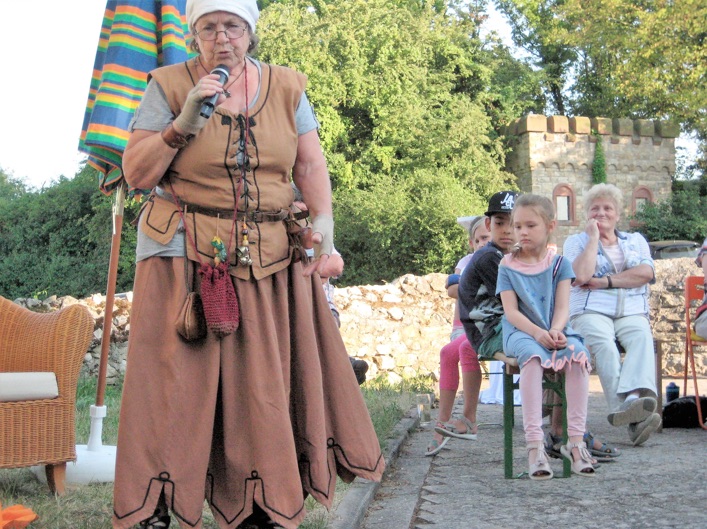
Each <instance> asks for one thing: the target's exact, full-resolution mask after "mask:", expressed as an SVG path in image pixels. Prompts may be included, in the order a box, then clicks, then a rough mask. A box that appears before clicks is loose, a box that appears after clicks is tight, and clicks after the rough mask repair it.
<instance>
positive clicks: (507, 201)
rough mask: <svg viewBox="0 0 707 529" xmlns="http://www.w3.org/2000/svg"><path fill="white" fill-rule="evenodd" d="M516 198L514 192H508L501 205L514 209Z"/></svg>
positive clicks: (504, 207)
mask: <svg viewBox="0 0 707 529" xmlns="http://www.w3.org/2000/svg"><path fill="white" fill-rule="evenodd" d="M515 200H516V197H515V196H514V195H513V193H506V196H505V197H503V200H501V206H502V207H503V209H513V205H514V204H515Z"/></svg>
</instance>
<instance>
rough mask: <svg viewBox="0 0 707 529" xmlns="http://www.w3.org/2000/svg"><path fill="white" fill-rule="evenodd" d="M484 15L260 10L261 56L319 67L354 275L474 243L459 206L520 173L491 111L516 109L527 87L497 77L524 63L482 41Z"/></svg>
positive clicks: (341, 233)
mask: <svg viewBox="0 0 707 529" xmlns="http://www.w3.org/2000/svg"><path fill="white" fill-rule="evenodd" d="M307 6H312V9H307ZM447 7H449V9H447ZM478 21H479V13H477V12H475V11H473V10H470V9H469V8H468V7H465V8H462V7H460V6H454V5H452V6H445V5H444V3H441V2H433V1H425V0H414V1H413V0H410V1H400V0H398V1H394V0H368V1H364V0H350V1H336V2H325V1H317V2H302V1H299V0H290V1H280V2H276V3H271V4H270V5H269V7H268V8H267V9H266V10H265V11H264V12H263V13H262V16H261V21H260V22H259V30H258V31H259V33H260V37H261V39H262V40H261V45H260V58H261V59H263V60H265V61H267V62H272V63H275V64H283V65H287V66H291V67H293V68H295V69H297V70H298V71H301V72H303V73H305V74H307V76H308V79H309V82H308V87H307V94H308V97H309V99H310V101H311V102H312V103H313V105H314V108H315V110H316V113H317V117H318V119H319V121H320V122H321V129H320V135H321V139H322V145H323V148H324V152H325V154H326V157H327V162H328V166H329V171H330V173H331V179H332V184H333V187H334V198H335V216H336V222H337V247H338V249H339V250H340V251H341V253H342V254H343V255H344V258H345V259H346V260H347V262H348V263H349V265H348V266H347V274H346V281H347V282H360V281H364V280H365V281H380V280H391V279H393V278H395V277H397V276H399V275H401V274H402V273H406V272H430V271H440V270H444V269H449V268H451V267H452V266H453V264H454V260H455V258H458V255H459V254H460V253H461V252H463V251H464V237H465V235H464V232H463V231H462V230H460V229H459V228H455V227H454V219H455V217H456V216H461V215H468V214H472V213H479V212H480V209H474V208H475V206H478V205H479V204H481V203H482V202H483V198H484V197H487V196H488V195H490V194H491V193H493V192H495V191H498V190H499V189H500V188H501V187H507V186H509V185H511V183H510V182H511V180H512V179H511V176H510V175H508V174H506V173H504V172H503V171H502V170H501V169H500V168H501V167H502V166H503V161H504V152H503V146H502V143H501V140H500V138H499V137H498V135H497V134H496V132H495V130H496V128H497V127H498V125H500V123H493V122H492V120H491V118H490V113H491V112H490V109H493V111H494V112H495V113H496V115H498V116H504V117H505V115H507V114H506V112H507V109H510V108H513V109H515V108H517V106H516V105H517V101H511V99H512V96H513V94H515V93H516V92H513V91H511V92H504V91H503V88H506V87H495V86H492V83H493V81H494V80H495V75H496V71H494V69H493V68H494V67H495V66H498V65H499V64H501V63H502V62H503V61H505V63H506V64H508V63H511V62H512V61H511V58H510V57H509V56H505V57H502V56H501V55H500V54H499V53H497V52H496V51H492V50H490V49H485V48H484V46H483V43H482V42H481V40H480V39H479V37H478V30H479V27H478ZM516 81H518V79H516ZM515 90H516V91H517V92H520V89H519V88H518V87H517V86H516V87H515ZM535 95H537V93H536V94H535ZM448 190H455V191H458V192H455V193H451V192H447V191H448ZM432 191H434V192H436V193H442V194H443V196H444V197H445V201H444V204H442V206H443V209H444V212H445V215H446V218H445V219H443V220H442V219H440V211H435V209H439V207H440V200H439V199H438V197H436V196H434V193H433V192H432ZM478 207H480V206H478ZM393 219H395V220H393ZM421 227H422V229H420V228H421ZM432 234H434V235H432ZM403 238H404V239H405V240H402V239H403ZM398 243H401V244H398ZM391 250H394V251H395V252H396V253H397V255H395V257H394V258H393V259H391V258H390V254H391ZM374 256H378V257H374ZM378 260H380V262H379V263H378ZM374 262H375V263H378V264H376V265H375V266H373V265H372V263H374ZM366 268H368V269H366Z"/></svg>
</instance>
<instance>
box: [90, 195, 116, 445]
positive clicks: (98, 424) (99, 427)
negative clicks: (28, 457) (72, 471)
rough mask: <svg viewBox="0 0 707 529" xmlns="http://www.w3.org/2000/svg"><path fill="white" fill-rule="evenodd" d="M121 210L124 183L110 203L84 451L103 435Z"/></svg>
mask: <svg viewBox="0 0 707 529" xmlns="http://www.w3.org/2000/svg"><path fill="white" fill-rule="evenodd" d="M124 207H125V182H121V184H120V185H119V186H118V188H117V189H116V190H115V202H114V204H113V237H112V240H111V247H110V262H109V264H108V282H107V284H106V306H105V312H104V315H103V338H102V340H101V360H100V364H99V366H98V386H97V388H96V404H95V406H91V433H90V434H89V438H88V450H89V451H98V450H100V449H101V439H102V435H103V418H104V417H105V416H106V407H105V405H104V404H103V402H104V399H105V394H106V373H107V371H108V356H109V354H110V335H111V330H112V328H113V304H114V302H115V286H116V282H117V279H118V260H119V257H120V236H121V233H122V229H123V210H124Z"/></svg>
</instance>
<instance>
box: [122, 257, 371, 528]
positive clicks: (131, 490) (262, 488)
mask: <svg viewBox="0 0 707 529" xmlns="http://www.w3.org/2000/svg"><path fill="white" fill-rule="evenodd" d="M184 283H185V282H184V260H183V259H181V258H163V257H153V258H150V259H147V260H145V261H141V262H140V263H138V266H137V273H136V276H135V288H134V292H135V298H134V301H133V306H132V314H131V322H130V343H129V349H128V367H127V373H126V376H125V386H124V390H123V400H122V405H121V414H120V427H119V433H118V455H117V464H116V479H115V491H114V517H113V527H114V528H116V529H126V528H128V527H132V526H133V525H135V524H137V523H138V522H140V521H142V520H144V519H147V518H149V517H150V516H151V515H152V514H153V512H154V510H155V508H156V506H157V503H158V500H159V498H160V495H161V494H164V497H165V499H166V502H167V505H168V507H169V509H170V510H171V511H173V512H174V513H175V515H176V516H177V517H178V518H179V520H180V525H181V526H182V527H195V528H200V527H202V519H201V516H202V509H203V504H204V499H206V500H208V502H209V504H210V506H211V510H212V512H213V514H214V517H215V518H216V520H217V521H218V524H219V527H221V528H223V529H226V528H229V529H232V528H235V527H236V526H238V525H239V524H240V523H241V522H242V521H243V520H244V519H245V518H247V517H248V515H250V514H251V513H252V511H253V504H254V503H256V504H257V505H259V506H260V507H261V508H262V509H263V510H264V511H265V512H266V513H267V514H268V515H269V516H270V518H272V520H273V521H275V522H277V523H278V524H280V525H282V526H284V527H286V528H288V529H294V528H295V527H297V526H298V525H299V523H300V522H301V521H302V519H303V518H304V516H305V508H304V498H305V497H306V495H307V494H311V495H312V496H313V497H314V498H315V499H316V500H317V501H318V502H320V503H322V504H323V505H325V506H326V507H327V508H329V507H330V506H331V504H332V501H333V496H334V488H335V484H336V475H337V474H338V475H339V476H341V478H342V479H343V480H344V481H351V480H353V478H354V477H355V476H360V477H363V478H366V479H371V480H379V479H380V478H381V474H382V472H383V469H384V467H385V462H384V459H383V457H382V455H381V451H380V447H379V445H378V441H377V439H376V436H375V433H374V431H373V426H372V424H371V420H370V417H369V415H368V410H367V409H366V405H365V402H364V400H363V397H362V395H361V392H360V390H359V387H358V384H357V383H356V378H355V376H354V373H353V371H352V369H351V365H350V363H349V360H348V357H347V354H346V350H345V347H344V344H343V342H342V340H341V337H340V335H339V331H338V329H337V327H336V323H335V321H334V318H333V317H332V315H331V313H330V311H329V307H328V304H327V302H326V298H325V296H324V292H323V289H322V286H321V284H320V281H319V278H318V277H316V276H315V277H311V278H305V277H304V276H303V275H302V266H301V263H295V264H292V265H291V266H290V267H289V268H287V269H285V270H283V271H281V272H278V273H276V274H274V275H272V276H269V277H267V278H265V279H262V280H260V281H255V280H253V279H251V280H250V281H242V280H237V279H236V280H234V285H235V288H236V293H237V296H238V301H239V304H240V311H241V321H240V327H239V328H238V330H237V331H236V332H235V333H234V334H231V335H229V336H226V337H223V338H221V339H219V338H217V337H216V336H214V335H213V334H212V333H209V335H208V336H207V337H206V338H205V339H204V340H202V341H199V342H191V343H187V342H185V341H184V340H183V339H182V338H181V337H180V336H179V334H177V332H176V330H175V324H174V323H175V320H176V318H177V313H178V311H179V309H180V307H181V305H182V302H183V300H184V297H185V284H184Z"/></svg>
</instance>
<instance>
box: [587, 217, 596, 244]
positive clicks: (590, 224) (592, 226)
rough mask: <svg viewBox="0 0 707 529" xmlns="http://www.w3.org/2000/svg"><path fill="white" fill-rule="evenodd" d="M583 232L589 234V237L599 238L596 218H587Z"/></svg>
mask: <svg viewBox="0 0 707 529" xmlns="http://www.w3.org/2000/svg"><path fill="white" fill-rule="evenodd" d="M584 232H585V233H586V234H587V235H589V238H590V239H596V240H598V239H599V223H598V222H597V221H596V219H589V220H588V221H587V225H586V227H585V228H584Z"/></svg>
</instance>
